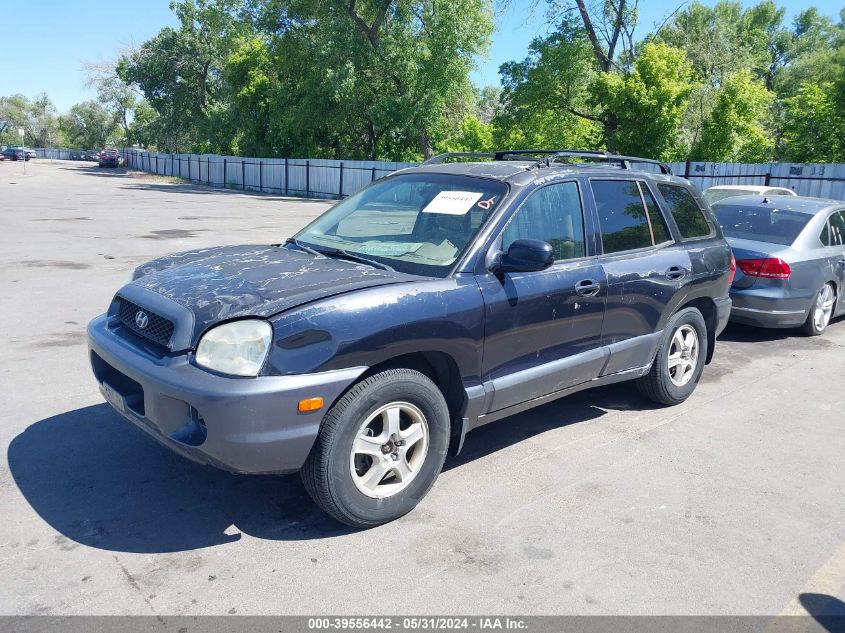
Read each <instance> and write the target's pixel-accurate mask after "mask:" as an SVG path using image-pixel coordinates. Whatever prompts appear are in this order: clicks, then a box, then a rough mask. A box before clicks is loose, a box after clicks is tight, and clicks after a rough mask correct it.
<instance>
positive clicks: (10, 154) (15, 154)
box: [2, 147, 29, 161]
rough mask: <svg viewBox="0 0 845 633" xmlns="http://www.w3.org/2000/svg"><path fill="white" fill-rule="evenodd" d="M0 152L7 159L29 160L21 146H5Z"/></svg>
mask: <svg viewBox="0 0 845 633" xmlns="http://www.w3.org/2000/svg"><path fill="white" fill-rule="evenodd" d="M2 154H3V157H4V158H6V159H7V160H23V161H27V160H29V156H27V155H26V151H24V149H23V148H21V147H7V148H6V149H4V150H3V152H2Z"/></svg>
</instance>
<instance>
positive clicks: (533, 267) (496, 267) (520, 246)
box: [491, 240, 555, 273]
mask: <svg viewBox="0 0 845 633" xmlns="http://www.w3.org/2000/svg"><path fill="white" fill-rule="evenodd" d="M554 263H555V252H554V249H552V245H551V244H549V243H548V242H544V241H542V240H516V241H515V242H513V243H512V244H511V245H510V247H509V248H508V251H507V252H506V253H499V255H498V257H496V258H495V261H494V263H493V266H492V268H491V270H493V272H501V273H530V272H535V271H538V270H545V269H546V268H548V267H549V266H551V265H552V264H554Z"/></svg>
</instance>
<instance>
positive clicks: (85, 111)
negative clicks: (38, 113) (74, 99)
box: [59, 101, 121, 148]
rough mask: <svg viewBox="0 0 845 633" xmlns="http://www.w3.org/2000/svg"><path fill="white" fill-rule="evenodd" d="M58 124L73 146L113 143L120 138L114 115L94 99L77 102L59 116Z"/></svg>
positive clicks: (97, 145)
mask: <svg viewBox="0 0 845 633" xmlns="http://www.w3.org/2000/svg"><path fill="white" fill-rule="evenodd" d="M59 126H60V127H61V129H62V132H63V133H64V135H65V137H66V138H67V140H68V142H69V143H70V144H71V146H73V147H82V148H97V147H104V146H106V145H114V144H117V142H118V141H119V140H120V138H121V134H120V127H119V126H118V125H117V123H116V121H115V119H114V115H113V114H112V113H111V112H109V111H108V110H106V109H105V108H104V107H103V106H102V105H101V104H99V103H98V102H96V101H85V102H84V103H77V104H76V105H74V106H73V107H72V108H71V109H70V112H68V113H67V114H66V115H64V116H62V117H60V119H59Z"/></svg>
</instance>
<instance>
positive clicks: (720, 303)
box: [713, 297, 733, 336]
mask: <svg viewBox="0 0 845 633" xmlns="http://www.w3.org/2000/svg"><path fill="white" fill-rule="evenodd" d="M713 303H715V304H716V336H719V334H721V333H722V331H723V330H724V329H725V328H726V327H727V325H728V321H729V320H730V318H731V305H732V303H733V302H732V301H731V298H730V297H718V298H716V299H713Z"/></svg>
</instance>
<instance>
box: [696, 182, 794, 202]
mask: <svg viewBox="0 0 845 633" xmlns="http://www.w3.org/2000/svg"><path fill="white" fill-rule="evenodd" d="M755 194H756V195H758V196H795V195H797V194H796V193H795V192H794V191H792V189H787V188H786V187H765V186H758V185H716V186H715V187H709V188H708V189H705V190H704V194H703V195H704V199H705V200H706V201H707V203H708V204H713V203H714V202H718V201H719V200H724V199H725V198H733V197H735V196H748V195H755Z"/></svg>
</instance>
